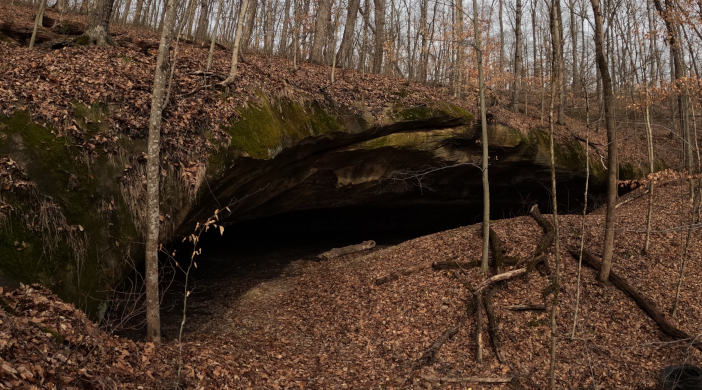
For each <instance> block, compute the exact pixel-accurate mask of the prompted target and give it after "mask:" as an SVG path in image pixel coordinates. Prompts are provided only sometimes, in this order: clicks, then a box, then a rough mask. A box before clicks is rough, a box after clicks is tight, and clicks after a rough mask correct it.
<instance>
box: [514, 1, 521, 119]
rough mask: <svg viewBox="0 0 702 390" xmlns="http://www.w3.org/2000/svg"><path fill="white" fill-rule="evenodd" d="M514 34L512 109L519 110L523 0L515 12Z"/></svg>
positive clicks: (518, 2)
mask: <svg viewBox="0 0 702 390" xmlns="http://www.w3.org/2000/svg"><path fill="white" fill-rule="evenodd" d="M514 17H515V22H514V23H515V24H514V35H515V40H516V42H515V43H516V50H515V51H514V85H513V86H512V111H514V112H517V110H518V108H519V107H518V103H519V87H520V85H521V80H520V77H521V75H522V0H517V9H516V13H515V16H514Z"/></svg>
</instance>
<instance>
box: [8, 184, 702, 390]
mask: <svg viewBox="0 0 702 390" xmlns="http://www.w3.org/2000/svg"><path fill="white" fill-rule="evenodd" d="M687 189H688V185H687V184H686V183H682V182H680V181H679V180H668V181H664V182H662V183H659V184H658V185H657V187H656V190H655V191H654V194H655V195H654V213H653V220H652V229H653V233H652V235H651V238H652V242H651V248H650V251H649V254H648V255H646V256H644V255H641V254H640V253H641V248H642V245H643V239H644V233H643V232H644V231H645V223H646V212H647V205H648V196H647V195H645V194H644V190H643V189H637V190H635V191H633V192H631V193H630V194H628V195H626V196H625V197H623V198H622V199H621V202H624V201H628V200H630V201H628V202H626V203H623V204H622V205H621V207H619V208H618V216H617V222H616V225H615V226H616V235H615V240H616V241H615V243H616V249H615V253H614V259H613V264H614V267H613V271H614V272H615V273H616V274H618V275H620V276H621V277H623V278H624V279H626V280H627V281H628V282H629V283H630V284H631V285H632V286H633V287H634V288H635V289H637V291H638V292H639V293H640V294H642V295H643V296H644V297H645V298H646V299H648V300H650V301H651V302H652V303H653V304H654V305H655V306H656V307H657V308H658V309H659V310H660V311H661V312H664V313H666V317H667V319H668V320H669V321H670V322H671V323H672V324H673V325H675V326H677V327H678V328H680V329H681V330H683V331H685V332H687V333H688V334H689V335H691V336H692V337H695V338H697V337H699V336H700V334H702V325H701V324H702V310H701V309H700V306H699V298H698V297H699V296H700V295H701V294H702V271H701V270H702V231H700V229H699V225H695V226H692V228H693V230H690V231H691V236H690V241H689V243H688V245H687V248H688V250H687V258H686V259H687V260H686V268H685V273H684V276H685V277H684V280H683V284H682V288H681V292H680V301H679V306H678V311H677V316H676V317H675V318H673V317H672V316H670V315H669V313H668V312H669V310H670V309H671V307H672V305H673V301H674V297H675V290H676V286H677V283H678V278H679V274H680V264H681V260H682V256H683V255H682V252H681V248H683V244H684V243H685V241H686V238H687V231H688V228H690V225H689V223H690V222H689V216H690V204H689V198H688V196H689V195H688V192H687ZM698 212H699V211H698ZM546 217H547V219H549V220H550V219H551V218H552V217H551V216H548V215H547V216H546ZM559 223H560V232H561V240H560V244H561V245H560V247H561V252H560V259H561V260H560V261H561V273H560V277H561V290H560V306H559V310H558V316H557V323H558V335H557V346H558V352H557V365H556V376H557V385H558V387H559V388H569V389H574V388H601V389H611V388H617V389H655V388H659V387H658V385H657V378H658V377H659V376H660V372H661V370H662V369H663V368H664V367H666V366H668V365H673V364H681V363H689V364H701V363H702V355H701V354H700V352H699V351H698V350H697V349H695V347H694V346H692V340H673V339H671V338H669V337H667V336H665V335H664V334H663V333H662V332H661V330H660V328H659V327H658V326H657V325H656V323H655V322H654V321H653V320H651V318H650V317H648V316H647V315H646V314H645V313H644V312H643V311H642V310H641V309H640V308H639V307H638V306H637V305H636V303H635V302H634V301H633V300H632V299H631V298H630V297H629V296H627V295H625V294H624V293H623V292H622V291H620V290H619V289H618V288H617V287H615V286H613V285H602V284H600V283H598V282H597V281H595V272H594V271H593V270H592V269H590V268H587V267H583V268H582V279H581V281H580V304H579V315H578V321H577V326H576V329H575V337H574V338H571V332H572V328H573V316H574V307H575V300H576V291H577V287H578V286H577V272H578V263H577V260H575V259H574V258H573V257H572V256H571V255H570V254H569V250H576V251H577V250H578V249H579V243H580V241H579V240H580V235H581V232H582V230H581V228H580V226H581V217H580V216H576V215H564V216H560V217H559ZM603 226H604V214H603V210H598V211H595V212H593V213H591V214H589V215H588V216H587V218H586V228H585V249H586V250H588V251H590V252H591V253H592V254H593V255H595V256H596V257H598V256H599V255H600V253H601V252H600V248H601V245H600V244H601V242H602V231H603V230H604V229H603ZM493 227H494V230H495V231H496V232H497V234H498V235H499V236H500V237H501V239H502V241H503V249H504V253H505V254H506V255H509V256H514V257H518V258H521V259H528V258H529V257H530V256H531V253H532V252H533V250H534V248H535V247H536V243H537V242H538V241H539V239H540V238H541V236H542V235H543V232H542V229H541V228H540V226H539V225H538V224H537V223H536V222H535V220H534V219H533V218H532V217H529V216H523V217H518V218H511V219H505V220H499V221H496V222H494V224H493ZM480 235H481V233H480V225H472V226H467V227H462V228H458V229H454V230H449V231H445V232H440V233H436V234H433V235H429V236H424V237H420V238H417V239H414V240H410V241H407V242H404V243H402V244H400V245H396V246H392V247H387V248H381V249H378V250H372V251H369V252H366V253H360V254H353V255H348V256H345V257H341V258H337V259H333V260H325V261H321V262H315V261H308V260H304V259H303V260H299V261H296V262H292V263H290V264H288V265H287V266H285V269H284V270H283V271H282V272H281V273H280V275H278V276H277V277H275V278H269V279H267V280H266V281H264V282H262V281H261V280H260V279H261V278H260V277H259V276H260V275H259V276H257V275H255V274H254V273H247V272H242V273H241V276H240V277H238V278H234V279H231V278H230V279H225V278H223V279H220V280H216V279H215V280H213V281H212V282H211V285H209V286H208V287H209V289H210V290H211V291H215V292H216V295H217V297H216V298H217V299H215V300H212V301H209V306H208V310H209V313H208V315H206V316H193V317H192V318H191V320H190V321H191V322H190V323H189V324H188V329H187V331H186V332H185V335H184V341H183V343H182V354H183V362H184V365H183V370H182V384H184V385H187V388H193V389H198V388H202V389H225V388H229V389H248V388H251V389H286V388H289V389H295V388H300V389H370V388H381V389H382V388H386V389H392V388H394V389H403V388H404V389H425V388H446V389H464V388H469V387H472V388H485V389H490V388H504V389H507V388H515V385H514V384H501V385H487V384H478V383H470V382H466V383H437V382H436V378H437V377H444V378H458V377H469V376H479V377H488V378H505V377H513V376H517V377H518V378H520V386H522V387H523V388H530V389H540V388H545V387H547V383H548V378H547V372H548V367H549V346H550V342H551V337H550V330H549V325H548V314H547V313H546V312H514V311H509V310H506V307H507V306H509V305H515V304H542V303H543V299H542V296H541V292H542V290H543V289H544V288H545V287H546V286H548V284H549V283H550V282H549V280H548V277H547V276H546V275H543V274H541V273H540V272H536V271H534V272H531V273H529V274H527V276H526V277H524V278H518V279H513V280H510V281H508V282H506V284H505V286H504V287H503V288H502V289H501V290H500V291H499V292H497V294H496V295H495V296H494V299H493V304H494V307H495V312H496V314H497V318H498V321H499V332H500V334H501V338H502V343H503V345H502V350H503V353H504V357H505V359H504V362H502V363H500V362H498V361H497V359H496V356H495V353H494V350H493V348H492V346H491V343H490V338H489V336H488V333H487V321H485V320H484V321H483V324H484V325H483V327H484V329H483V334H484V335H485V336H484V337H483V340H484V354H483V361H482V363H478V362H477V361H476V322H475V319H474V318H473V317H471V318H469V319H468V320H467V321H464V322H461V321H462V317H463V316H464V313H465V311H466V305H467V302H468V301H470V293H469V290H468V289H467V288H466V286H468V287H470V288H471V289H474V288H475V287H476V286H478V285H479V284H480V283H481V282H482V281H484V280H485V279H486V278H487V277H489V276H490V274H487V275H486V274H482V273H480V272H479V271H478V270H477V269H476V268H472V269H467V270H451V271H446V270H443V271H435V270H433V269H432V267H431V266H427V267H424V268H423V269H421V270H418V272H415V273H412V274H410V275H407V276H403V277H400V278H399V279H397V280H394V281H390V282H388V283H385V284H382V285H376V283H375V282H376V280H377V279H378V278H382V277H384V276H387V275H389V274H391V273H394V272H397V271H402V270H406V269H408V268H410V267H414V266H417V265H422V264H430V263H431V262H435V261H446V260H455V261H459V262H462V261H471V260H476V259H479V258H480V248H481V243H482V240H481V237H480ZM548 260H549V264H550V268H551V270H555V257H554V255H553V254H551V255H549V256H548ZM510 269H512V268H508V270H510ZM2 298H3V300H4V303H3V306H4V310H2V311H0V321H2V322H1V323H0V349H1V350H2V351H3V353H2V355H1V356H0V358H1V359H2V362H1V363H2V364H1V367H2V370H0V387H3V386H5V387H6V388H21V387H25V388H31V386H36V387H38V388H57V387H58V388H70V387H71V386H74V387H75V388H172V387H173V386H174V384H175V379H174V378H175V376H176V371H177V367H178V364H177V362H178V351H179V348H180V345H179V344H178V342H177V341H176V340H174V339H173V338H172V337H169V338H168V340H167V341H165V342H164V343H163V344H162V345H160V346H158V347H154V346H153V345H152V344H150V343H142V342H133V341H130V340H128V339H124V338H117V337H115V336H110V335H108V334H106V333H104V332H102V331H101V330H99V329H97V328H96V326H95V325H94V324H92V323H90V322H89V321H88V320H87V319H86V318H85V316H84V315H83V314H82V313H81V312H80V311H78V310H74V309H73V307H72V305H68V304H65V303H62V302H61V301H60V300H58V298H56V297H55V296H53V295H51V293H50V292H49V291H46V290H44V289H42V288H41V287H39V286H32V287H28V286H25V287H24V288H21V289H17V290H11V291H4V292H3V293H2ZM210 298H211V297H210ZM215 301H216V302H217V303H216V304H212V303H213V302H215ZM202 304H203V303H202V302H200V303H198V299H197V297H195V296H193V301H192V307H191V308H192V310H193V311H197V310H198V306H200V307H202ZM8 306H9V307H11V309H10V308H8ZM546 307H547V308H549V307H550V299H549V301H548V303H547V304H546ZM11 313H12V314H11ZM459 323H461V324H462V325H461V327H460V330H459V331H458V333H457V334H456V335H455V336H454V337H453V338H452V339H451V340H449V341H448V342H447V343H446V344H445V345H443V347H442V348H441V349H440V350H439V351H438V352H437V353H436V356H435V359H434V361H433V362H431V364H429V365H426V366H424V367H421V368H419V369H417V370H414V369H413V367H415V366H414V364H415V362H416V361H417V360H418V359H419V358H420V357H421V356H422V354H423V353H424V351H426V350H427V349H428V348H429V347H430V345H431V344H432V343H433V342H434V341H435V340H436V339H437V338H439V336H440V335H441V334H442V333H443V332H444V331H445V330H446V329H448V328H450V327H453V326H455V325H457V324H459ZM174 328H176V325H175V324H170V325H169V326H167V330H166V333H167V334H171V335H172V334H173V330H174ZM50 330H51V331H50ZM55 330H58V332H59V333H60V336H59V335H58V334H57V333H56V331H55ZM47 332H50V333H47ZM51 332H53V335H52V333H51ZM117 384H119V386H117Z"/></svg>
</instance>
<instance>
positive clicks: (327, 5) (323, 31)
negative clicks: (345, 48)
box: [310, 0, 331, 64]
mask: <svg viewBox="0 0 702 390" xmlns="http://www.w3.org/2000/svg"><path fill="white" fill-rule="evenodd" d="M330 17H331V0H319V8H318V9H317V21H316V22H315V25H314V41H313V42H312V49H311V50H310V62H314V63H317V64H321V63H323V62H324V57H323V55H322V49H323V48H324V43H325V42H326V40H327V32H328V31H329V18H330Z"/></svg>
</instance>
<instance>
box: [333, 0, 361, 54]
mask: <svg viewBox="0 0 702 390" xmlns="http://www.w3.org/2000/svg"><path fill="white" fill-rule="evenodd" d="M360 5H361V0H349V11H348V14H347V15H346V26H345V27H344V37H343V38H342V39H341V46H340V47H339V53H338V54H337V56H338V58H337V61H338V62H339V64H340V65H341V66H342V67H343V66H346V67H348V66H351V54H352V52H353V50H352V48H353V47H352V45H353V34H354V28H355V27H356V17H357V16H358V7H359V6H360Z"/></svg>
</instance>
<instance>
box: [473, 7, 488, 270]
mask: <svg viewBox="0 0 702 390" xmlns="http://www.w3.org/2000/svg"><path fill="white" fill-rule="evenodd" d="M473 32H474V34H475V54H476V57H477V62H478V93H479V97H480V123H481V126H482V127H481V129H482V138H481V143H482V147H483V158H482V160H483V161H482V171H483V250H482V257H481V259H480V271H481V272H484V273H485V272H488V249H489V246H490V242H489V241H490V182H489V181H488V163H489V156H488V133H487V113H486V112H485V80H484V79H483V49H482V44H481V39H480V19H479V18H478V1H477V0H473Z"/></svg>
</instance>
